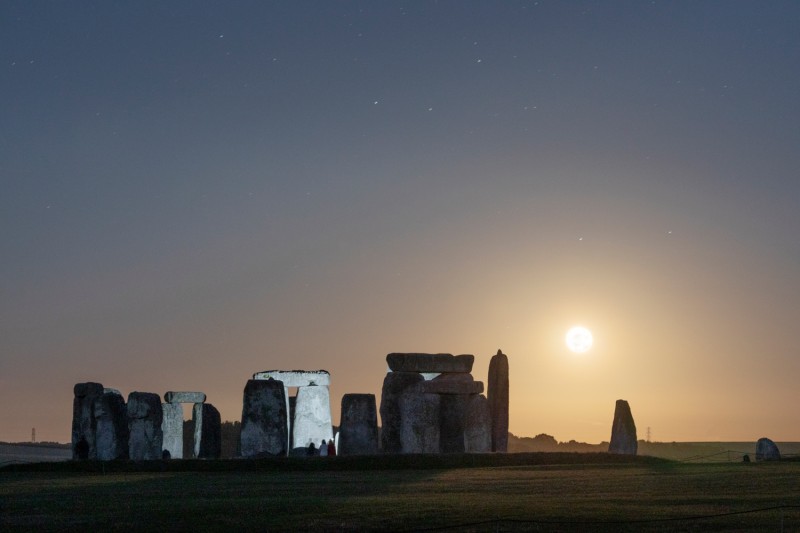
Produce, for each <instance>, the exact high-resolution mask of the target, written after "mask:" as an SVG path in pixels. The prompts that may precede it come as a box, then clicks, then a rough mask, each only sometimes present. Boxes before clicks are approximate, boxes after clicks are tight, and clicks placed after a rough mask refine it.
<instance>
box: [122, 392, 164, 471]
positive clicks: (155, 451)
mask: <svg viewBox="0 0 800 533" xmlns="http://www.w3.org/2000/svg"><path fill="white" fill-rule="evenodd" d="M163 418H164V416H163V411H162V409H161V397H160V396H159V395H158V394H154V393H152V392H132V393H130V394H129V395H128V431H129V436H128V454H129V456H130V458H131V460H133V461H151V460H155V459H161V449H162V448H161V446H162V444H163V433H162V432H161V423H162V422H163Z"/></svg>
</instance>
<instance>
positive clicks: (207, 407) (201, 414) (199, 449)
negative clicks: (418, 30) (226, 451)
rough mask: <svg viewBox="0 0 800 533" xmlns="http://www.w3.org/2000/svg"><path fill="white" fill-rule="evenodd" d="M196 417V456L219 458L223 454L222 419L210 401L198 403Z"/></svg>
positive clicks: (194, 415) (194, 414)
mask: <svg viewBox="0 0 800 533" xmlns="http://www.w3.org/2000/svg"><path fill="white" fill-rule="evenodd" d="M192 418H193V419H194V456H195V457H196V458H198V459H219V457H220V455H222V420H221V418H220V415H219V411H218V410H217V408H216V407H214V406H213V405H211V404H210V403H196V404H194V408H193V411H192Z"/></svg>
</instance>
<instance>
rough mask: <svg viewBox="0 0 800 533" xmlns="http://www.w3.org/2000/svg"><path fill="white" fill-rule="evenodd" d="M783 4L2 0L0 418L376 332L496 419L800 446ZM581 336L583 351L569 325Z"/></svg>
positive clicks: (46, 421)
mask: <svg viewBox="0 0 800 533" xmlns="http://www.w3.org/2000/svg"><path fill="white" fill-rule="evenodd" d="M798 28H800V2H796V1H778V0H776V1H770V2H762V1H728V0H725V1H697V2H688V1H686V2H666V1H655V2H650V1H647V2H645V1H640V2H626V1H614V2H606V1H586V2H555V1H547V0H539V1H529V2H522V1H518V2H494V1H492V2H489V1H487V2H467V1H461V2H457V1H438V2H433V1H431V2H423V1H413V2H368V1H364V2H331V1H320V2H289V1H287V2H261V1H253V2H243V1H239V2H221V1H220V2H208V1H193V2H177V1H176V2H107V1H105V0H103V1H95V2H44V1H5V2H3V3H2V4H0V91H1V92H0V94H2V97H1V98H0V180H1V181H2V188H1V189H0V190H1V191H2V193H1V194H0V257H2V261H0V440H6V441H16V440H28V439H29V438H30V433H31V428H32V427H35V428H36V430H37V437H38V439H39V440H56V441H61V442H66V441H68V440H69V438H70V425H71V416H72V387H73V384H75V383H76V382H83V381H98V382H100V383H103V384H104V385H105V386H107V387H114V388H117V389H119V390H120V391H122V393H123V394H124V395H126V396H127V394H128V393H129V392H131V391H134V390H139V391H148V392H157V393H160V394H163V393H164V392H166V391H168V390H200V391H204V392H206V394H207V395H208V401H209V402H211V403H213V404H214V405H216V406H217V407H218V408H219V410H220V411H221V413H222V418H223V420H238V419H240V417H241V403H242V391H243V389H244V385H245V383H246V381H247V379H248V378H249V377H250V376H251V375H252V374H253V373H254V372H257V371H261V370H267V369H296V368H297V369H309V370H311V369H319V368H322V369H326V370H329V371H330V372H331V375H332V386H331V400H332V411H333V417H334V422H338V419H339V406H340V400H341V396H342V394H344V393H347V392H372V393H375V394H378V395H379V394H380V388H381V384H382V381H383V376H384V374H385V372H386V362H385V356H386V354H387V353H389V352H414V351H420V352H446V353H454V354H457V353H473V354H475V357H476V361H475V367H474V371H473V374H474V375H475V377H476V379H479V380H482V381H485V380H486V372H487V368H488V364H489V358H490V357H491V355H492V354H494V353H495V352H496V351H497V349H498V348H501V349H502V350H503V351H504V352H505V353H507V354H508V355H509V362H510V368H511V413H510V418H511V420H510V430H511V431H512V432H513V433H515V434H518V435H526V436H533V435H536V434H538V433H548V434H551V435H553V436H555V437H556V439H558V440H561V441H566V440H570V439H576V440H580V441H587V442H600V441H602V440H608V438H609V436H610V428H611V420H612V417H613V412H614V402H615V400H617V399H618V398H622V399H626V400H628V401H629V402H630V405H631V409H632V411H633V415H634V418H635V421H636V424H637V426H638V428H639V435H640V437H644V436H645V432H646V428H647V427H650V428H651V432H652V438H653V439H654V440H661V441H673V440H676V441H682V440H692V441H700V440H752V441H754V440H756V439H758V438H759V437H764V436H766V437H770V438H772V439H773V440H778V441H781V440H795V441H796V440H800V410H798V386H797V380H798V377H800V348H798V338H797V337H798V335H797V330H798V328H797V320H798V318H800V276H799V274H800V268H799V267H800V234H799V230H800V209H798V200H800V174H799V173H798V169H800V97H798V95H800V31H798ZM574 324H583V325H585V326H587V327H589V328H590V329H591V330H592V331H593V333H594V336H595V345H594V347H593V349H592V350H591V351H590V352H589V353H587V354H582V355H575V354H571V353H570V352H569V351H568V350H567V349H566V347H565V346H564V342H563V337H564V334H565V332H566V331H567V329H568V328H569V327H570V326H572V325H574Z"/></svg>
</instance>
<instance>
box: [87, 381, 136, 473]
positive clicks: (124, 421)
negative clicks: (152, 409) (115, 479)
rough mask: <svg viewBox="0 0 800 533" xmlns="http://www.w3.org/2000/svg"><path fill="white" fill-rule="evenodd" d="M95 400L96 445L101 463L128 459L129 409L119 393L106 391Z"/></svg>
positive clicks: (110, 390) (112, 390)
mask: <svg viewBox="0 0 800 533" xmlns="http://www.w3.org/2000/svg"><path fill="white" fill-rule="evenodd" d="M105 391H106V392H103V395H102V396H100V397H99V398H97V399H96V400H95V403H94V417H95V422H96V433H95V443H96V448H97V458H98V459H100V460H101V461H113V460H115V459H127V458H128V409H127V407H126V405H125V400H124V399H123V398H122V395H121V394H120V393H119V391H116V390H114V389H105Z"/></svg>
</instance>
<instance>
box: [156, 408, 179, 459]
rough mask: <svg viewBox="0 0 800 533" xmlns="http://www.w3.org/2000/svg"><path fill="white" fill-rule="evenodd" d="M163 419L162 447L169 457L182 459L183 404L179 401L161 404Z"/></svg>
mask: <svg viewBox="0 0 800 533" xmlns="http://www.w3.org/2000/svg"><path fill="white" fill-rule="evenodd" d="M161 411H162V415H163V419H162V421H161V433H162V435H163V444H162V448H163V449H164V451H166V452H168V453H169V456H170V458H171V459H183V406H182V405H181V404H179V403H164V404H161Z"/></svg>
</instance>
